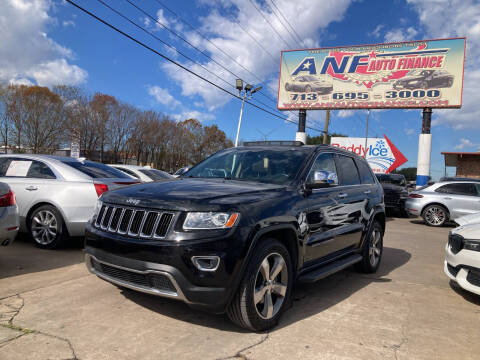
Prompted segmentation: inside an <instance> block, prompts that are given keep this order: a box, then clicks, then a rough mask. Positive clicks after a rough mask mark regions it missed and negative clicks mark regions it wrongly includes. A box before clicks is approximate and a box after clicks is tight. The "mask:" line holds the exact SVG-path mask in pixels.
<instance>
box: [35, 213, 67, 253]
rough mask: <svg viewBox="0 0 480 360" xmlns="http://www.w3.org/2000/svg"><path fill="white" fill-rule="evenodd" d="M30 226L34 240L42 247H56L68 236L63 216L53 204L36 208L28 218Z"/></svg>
mask: <svg viewBox="0 0 480 360" xmlns="http://www.w3.org/2000/svg"><path fill="white" fill-rule="evenodd" d="M47 224H49V225H47ZM28 228H29V231H30V234H31V236H32V239H33V242H34V243H35V245H36V246H38V247H39V248H42V249H56V248H58V247H60V246H61V245H62V244H63V243H64V242H65V240H66V239H67V238H68V231H67V227H66V226H65V222H64V221H63V217H62V215H61V214H60V212H59V211H58V210H57V209H56V208H55V207H54V206H52V205H42V206H40V207H38V208H36V209H35V210H34V211H33V212H32V214H31V215H30V218H29V219H28ZM54 228H55V229H54ZM42 234H45V235H42Z"/></svg>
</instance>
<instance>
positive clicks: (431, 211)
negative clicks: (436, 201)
mask: <svg viewBox="0 0 480 360" xmlns="http://www.w3.org/2000/svg"><path fill="white" fill-rule="evenodd" d="M445 219H446V214H445V210H443V209H442V208H441V207H439V206H430V207H429V208H428V209H427V210H426V211H425V220H426V221H427V222H428V223H429V224H430V225H435V226H439V225H442V224H443V223H444V222H445Z"/></svg>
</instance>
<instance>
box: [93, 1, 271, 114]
mask: <svg viewBox="0 0 480 360" xmlns="http://www.w3.org/2000/svg"><path fill="white" fill-rule="evenodd" d="M98 1H100V0H98ZM125 1H126V2H128V3H129V4H130V5H131V6H133V7H134V8H135V9H137V10H138V11H140V12H141V13H142V14H144V15H145V16H148V17H149V18H150V19H152V20H153V21H155V22H156V23H157V24H159V25H160V26H162V27H163V28H164V29H165V30H167V31H168V32H170V33H171V34H173V35H175V36H176V37H178V38H179V39H180V40H182V41H183V42H185V43H186V44H188V45H189V46H190V47H191V48H193V49H195V50H197V51H198V52H200V53H201V54H202V55H204V56H205V57H207V58H208V59H209V60H211V61H213V62H214V63H215V64H217V65H218V66H220V67H221V68H222V69H224V70H225V71H227V72H228V73H230V74H231V75H233V76H234V77H235V78H238V79H241V77H240V76H239V75H237V74H235V73H234V72H232V71H231V70H229V69H227V68H226V67H225V66H223V65H222V64H220V63H219V62H218V61H216V60H215V59H213V58H212V57H211V56H210V55H208V54H207V53H205V52H204V51H203V50H201V49H199V48H198V47H197V46H195V45H193V44H192V43H191V42H190V41H188V40H187V39H185V38H184V37H183V36H181V35H179V34H178V33H177V32H176V31H174V30H172V29H171V28H169V27H168V26H167V25H165V24H163V23H162V22H160V21H159V20H158V19H156V18H155V17H153V16H152V15H151V14H149V13H148V12H147V11H145V10H144V9H142V8H141V7H139V6H137V5H135V4H134V3H133V2H132V1H131V0H125ZM157 1H158V0H157ZM137 26H138V25H137ZM144 31H146V30H144ZM149 33H150V32H149ZM150 34H151V33H150ZM151 35H152V36H154V35H153V34H151ZM162 42H163V41H162ZM196 63H197V62H196ZM197 64H198V63H197ZM198 65H200V64H198ZM200 66H202V65H200ZM202 67H203V68H204V69H205V67H204V66H202ZM207 71H208V72H210V73H211V71H209V70H207ZM215 76H216V77H218V76H217V75H215ZM254 76H255V77H256V78H257V79H258V80H259V81H260V82H262V80H261V79H260V78H259V77H258V76H256V75H254ZM242 80H243V79H242ZM222 81H224V82H225V80H224V79H222ZM244 81H245V80H244ZM246 82H247V81H246ZM247 83H248V82H247ZM230 85H231V84H230ZM232 86H233V85H232ZM259 94H260V95H262V96H263V97H265V98H267V99H269V100H270V101H272V102H274V103H276V100H275V99H273V98H271V97H269V96H268V95H266V94H264V93H263V92H261V91H259ZM257 101H258V100H257ZM275 111H279V110H278V109H275Z"/></svg>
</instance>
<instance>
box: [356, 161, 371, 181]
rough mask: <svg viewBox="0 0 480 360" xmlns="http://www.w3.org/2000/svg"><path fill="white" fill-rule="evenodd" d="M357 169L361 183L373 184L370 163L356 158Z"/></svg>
mask: <svg viewBox="0 0 480 360" xmlns="http://www.w3.org/2000/svg"><path fill="white" fill-rule="evenodd" d="M356 162H357V166H358V171H359V172H360V181H361V182H362V184H375V180H374V179H373V175H372V171H371V170H370V165H368V163H367V162H366V161H363V160H358V159H357V160H356Z"/></svg>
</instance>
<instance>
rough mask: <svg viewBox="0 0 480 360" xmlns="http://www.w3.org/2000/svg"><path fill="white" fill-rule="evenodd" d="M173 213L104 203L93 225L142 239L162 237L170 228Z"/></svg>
mask: <svg viewBox="0 0 480 360" xmlns="http://www.w3.org/2000/svg"><path fill="white" fill-rule="evenodd" d="M173 215H174V214H173V213H171V212H163V211H148V210H144V209H133V208H126V207H123V206H118V205H109V204H104V205H102V208H101V209H100V211H99V213H98V216H97V219H96V221H95V224H94V226H95V227H96V228H98V229H101V230H104V231H108V232H111V233H118V234H121V235H127V236H131V237H138V238H142V239H151V238H154V239H163V238H164V237H165V236H166V235H167V232H168V229H169V228H170V225H171V223H172V220H173Z"/></svg>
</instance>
